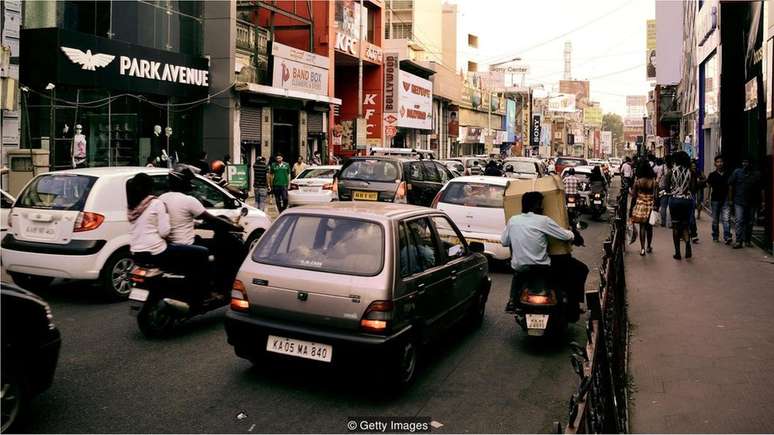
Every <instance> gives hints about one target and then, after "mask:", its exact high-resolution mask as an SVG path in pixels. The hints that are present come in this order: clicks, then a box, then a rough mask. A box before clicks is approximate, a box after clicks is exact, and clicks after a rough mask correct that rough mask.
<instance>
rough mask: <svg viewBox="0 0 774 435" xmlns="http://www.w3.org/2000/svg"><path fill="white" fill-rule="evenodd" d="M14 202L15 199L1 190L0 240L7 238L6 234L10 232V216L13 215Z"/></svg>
mask: <svg viewBox="0 0 774 435" xmlns="http://www.w3.org/2000/svg"><path fill="white" fill-rule="evenodd" d="M14 201H15V199H14V197H13V196H11V195H9V194H8V192H6V191H5V190H0V240H2V237H5V233H6V232H7V231H8V215H9V214H10V213H11V207H13V202H14Z"/></svg>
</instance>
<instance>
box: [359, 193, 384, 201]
mask: <svg viewBox="0 0 774 435" xmlns="http://www.w3.org/2000/svg"><path fill="white" fill-rule="evenodd" d="M352 199H354V200H355V201H358V200H360V201H377V200H378V199H379V192H355V194H354V195H353V196H352Z"/></svg>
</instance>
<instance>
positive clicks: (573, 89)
mask: <svg viewBox="0 0 774 435" xmlns="http://www.w3.org/2000/svg"><path fill="white" fill-rule="evenodd" d="M559 92H561V93H563V94H571V95H574V96H575V106H576V107H577V108H579V109H584V108H586V107H588V106H589V105H590V104H589V95H590V90H589V82H588V80H559Z"/></svg>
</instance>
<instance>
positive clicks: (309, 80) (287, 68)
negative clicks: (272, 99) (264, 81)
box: [271, 57, 328, 95]
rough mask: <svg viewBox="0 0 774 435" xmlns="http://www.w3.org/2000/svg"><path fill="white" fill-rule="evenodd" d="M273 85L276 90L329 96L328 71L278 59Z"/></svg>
mask: <svg viewBox="0 0 774 435" xmlns="http://www.w3.org/2000/svg"><path fill="white" fill-rule="evenodd" d="M271 83H272V86H274V87H275V88H282V89H287V90H290V91H301V92H309V93H311V94H317V95H328V70H326V69H322V68H318V67H316V66H312V65H309V64H305V63H301V62H296V61H294V60H290V59H283V58H281V57H278V58H276V59H275V60H274V74H273V75H272V82H271Z"/></svg>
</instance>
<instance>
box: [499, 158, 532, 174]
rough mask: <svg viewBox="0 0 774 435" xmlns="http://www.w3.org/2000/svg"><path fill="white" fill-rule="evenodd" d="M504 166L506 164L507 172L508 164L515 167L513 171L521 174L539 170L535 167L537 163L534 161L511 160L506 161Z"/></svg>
mask: <svg viewBox="0 0 774 435" xmlns="http://www.w3.org/2000/svg"><path fill="white" fill-rule="evenodd" d="M503 166H505V171H506V172H508V166H511V167H513V172H516V173H519V174H534V173H536V172H537V170H536V169H535V164H534V163H532V162H520V161H511V162H505V163H504V164H503Z"/></svg>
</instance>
